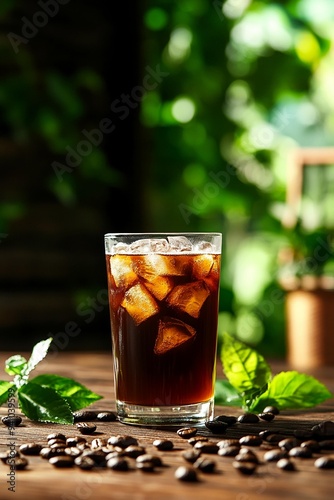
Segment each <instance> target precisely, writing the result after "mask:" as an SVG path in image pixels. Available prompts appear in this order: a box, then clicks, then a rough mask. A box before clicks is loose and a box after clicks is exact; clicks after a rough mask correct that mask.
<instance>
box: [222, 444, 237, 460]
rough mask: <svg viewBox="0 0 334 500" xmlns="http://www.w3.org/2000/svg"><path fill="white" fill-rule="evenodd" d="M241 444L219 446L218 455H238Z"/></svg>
mask: <svg viewBox="0 0 334 500" xmlns="http://www.w3.org/2000/svg"><path fill="white" fill-rule="evenodd" d="M239 451H240V446H225V447H222V448H219V450H218V455H219V456H220V457H236V456H237V455H238V454H239Z"/></svg>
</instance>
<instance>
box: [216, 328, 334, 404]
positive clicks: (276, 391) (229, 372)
mask: <svg viewBox="0 0 334 500" xmlns="http://www.w3.org/2000/svg"><path fill="white" fill-rule="evenodd" d="M220 357H221V362H222V365H223V371H224V373H225V375H226V378H227V380H217V382H216V387H215V403H216V404H218V405H222V406H239V407H241V408H243V409H244V410H245V411H252V412H261V411H262V410H263V409H264V408H265V407H266V406H269V405H274V406H276V407H277V408H278V409H280V410H287V409H301V408H312V407H314V406H317V405H318V404H320V403H322V402H324V401H326V400H327V399H329V398H331V397H333V394H332V393H331V392H330V391H329V390H328V389H327V387H326V386H325V385H324V384H322V383H321V382H319V380H317V379H316V378H314V377H312V376H311V375H306V374H304V373H299V372H297V371H295V370H292V371H284V372H280V373H278V374H277V375H275V376H273V375H272V372H271V368H270V366H269V365H268V363H267V362H266V361H265V359H264V358H263V356H262V355H261V354H259V353H258V352H257V351H256V350H255V349H253V348H251V347H249V346H247V345H246V344H244V343H243V342H240V341H239V340H236V339H235V338H234V337H232V336H231V335H229V334H228V333H224V334H223V344H222V348H221V352H220Z"/></svg>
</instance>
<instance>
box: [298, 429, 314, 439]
mask: <svg viewBox="0 0 334 500" xmlns="http://www.w3.org/2000/svg"><path fill="white" fill-rule="evenodd" d="M293 435H294V436H295V437H296V438H297V439H300V440H302V441H306V440H307V439H312V438H314V436H315V433H314V432H313V431H311V430H306V429H295V430H294V431H293Z"/></svg>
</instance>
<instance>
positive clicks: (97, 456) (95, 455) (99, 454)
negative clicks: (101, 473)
mask: <svg viewBox="0 0 334 500" xmlns="http://www.w3.org/2000/svg"><path fill="white" fill-rule="evenodd" d="M81 456H82V457H89V458H91V459H92V460H93V461H94V463H95V465H98V466H99V467H104V465H105V462H106V453H104V452H103V451H101V450H84V451H83V452H82V454H81Z"/></svg>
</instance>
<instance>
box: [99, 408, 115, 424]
mask: <svg viewBox="0 0 334 500" xmlns="http://www.w3.org/2000/svg"><path fill="white" fill-rule="evenodd" d="M96 419H97V420H101V422H115V420H117V416H116V414H115V413H114V412H113V411H102V412H100V413H98V414H97V415H96Z"/></svg>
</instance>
